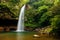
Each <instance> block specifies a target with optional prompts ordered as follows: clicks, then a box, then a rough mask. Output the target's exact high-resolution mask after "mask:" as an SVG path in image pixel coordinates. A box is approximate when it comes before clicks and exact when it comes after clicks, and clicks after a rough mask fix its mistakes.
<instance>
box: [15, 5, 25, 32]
mask: <svg viewBox="0 0 60 40" xmlns="http://www.w3.org/2000/svg"><path fill="white" fill-rule="evenodd" d="M24 10H25V5H24V6H23V7H22V8H21V11H20V15H19V20H18V25H17V30H16V31H17V32H23V31H24Z"/></svg>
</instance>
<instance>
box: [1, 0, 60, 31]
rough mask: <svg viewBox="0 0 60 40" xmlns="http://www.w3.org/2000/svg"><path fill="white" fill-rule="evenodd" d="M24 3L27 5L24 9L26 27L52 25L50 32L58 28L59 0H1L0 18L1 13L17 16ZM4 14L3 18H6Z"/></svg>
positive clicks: (59, 20) (59, 19)
mask: <svg viewBox="0 0 60 40" xmlns="http://www.w3.org/2000/svg"><path fill="white" fill-rule="evenodd" d="M24 4H25V5H27V7H26V9H25V26H26V27H32V28H36V27H37V28H43V27H47V26H49V27H52V32H56V30H59V29H60V0H1V3H0V10H1V11H0V18H2V16H3V15H5V16H6V15H7V17H10V18H18V16H19V11H20V9H21V7H22V6H23V5H24ZM2 13H3V14H2ZM5 16H4V17H3V18H6V17H5ZM50 32H51V31H50Z"/></svg>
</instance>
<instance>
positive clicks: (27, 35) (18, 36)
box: [0, 32, 59, 40]
mask: <svg viewBox="0 0 60 40" xmlns="http://www.w3.org/2000/svg"><path fill="white" fill-rule="evenodd" d="M34 34H36V32H19V33H17V32H8V33H0V40H59V39H58V38H56V37H55V38H54V37H53V36H50V37H49V36H40V38H34V37H33V35H34Z"/></svg>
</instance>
